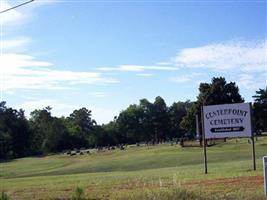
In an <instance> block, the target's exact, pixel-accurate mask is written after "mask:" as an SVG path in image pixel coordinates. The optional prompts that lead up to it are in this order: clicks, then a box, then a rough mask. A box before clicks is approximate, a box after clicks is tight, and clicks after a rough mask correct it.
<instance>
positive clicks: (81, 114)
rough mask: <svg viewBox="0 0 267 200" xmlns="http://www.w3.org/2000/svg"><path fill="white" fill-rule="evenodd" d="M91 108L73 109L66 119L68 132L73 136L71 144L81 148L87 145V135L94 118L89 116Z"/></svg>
mask: <svg viewBox="0 0 267 200" xmlns="http://www.w3.org/2000/svg"><path fill="white" fill-rule="evenodd" d="M91 115H92V114H91V110H88V109H87V108H81V109H78V110H74V111H73V112H72V113H71V114H70V116H69V117H68V118H67V120H66V124H67V127H68V130H69V132H70V134H71V135H72V136H73V145H74V146H75V147H76V148H81V147H85V146H88V145H89V141H88V140H89V136H90V133H92V131H93V129H94V126H95V125H96V122H95V120H93V119H92V118H91Z"/></svg>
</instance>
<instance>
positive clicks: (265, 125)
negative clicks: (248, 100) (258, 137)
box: [253, 87, 267, 133]
mask: <svg viewBox="0 0 267 200" xmlns="http://www.w3.org/2000/svg"><path fill="white" fill-rule="evenodd" d="M253 98H254V104H253V111H254V123H255V128H256V130H257V133H260V132H261V131H267V87H266V88H265V89H259V90H258V91H256V95H254V96H253Z"/></svg>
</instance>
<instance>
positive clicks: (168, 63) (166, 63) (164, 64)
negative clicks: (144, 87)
mask: <svg viewBox="0 0 267 200" xmlns="http://www.w3.org/2000/svg"><path fill="white" fill-rule="evenodd" d="M156 65H163V66H167V65H172V63H171V62H158V63H156Z"/></svg>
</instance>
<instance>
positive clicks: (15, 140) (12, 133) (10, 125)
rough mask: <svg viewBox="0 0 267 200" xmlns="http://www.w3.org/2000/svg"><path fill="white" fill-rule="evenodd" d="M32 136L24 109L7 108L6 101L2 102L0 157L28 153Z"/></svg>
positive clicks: (0, 112)
mask: <svg viewBox="0 0 267 200" xmlns="http://www.w3.org/2000/svg"><path fill="white" fill-rule="evenodd" d="M30 137H31V134H30V131H29V126H28V123H27V120H26V118H25V115H24V111H23V110H19V111H17V110H15V109H12V108H7V107H6V102H0V146H1V148H0V158H2V159H3V158H13V157H22V156H25V155H28V154H29V152H30V149H29V146H30V145H29V144H30Z"/></svg>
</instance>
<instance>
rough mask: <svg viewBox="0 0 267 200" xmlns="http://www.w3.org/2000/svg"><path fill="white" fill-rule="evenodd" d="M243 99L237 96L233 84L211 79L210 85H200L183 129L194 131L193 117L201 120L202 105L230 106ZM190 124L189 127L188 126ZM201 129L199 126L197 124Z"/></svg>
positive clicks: (223, 79) (219, 78)
mask: <svg viewBox="0 0 267 200" xmlns="http://www.w3.org/2000/svg"><path fill="white" fill-rule="evenodd" d="M242 102H244V99H243V98H242V96H241V95H240V94H239V88H238V87H237V86H236V84H235V83H234V82H230V83H227V82H226V80H225V78H223V77H218V78H216V77H214V78H212V81H211V83H200V85H199V94H198V96H197V101H196V103H195V105H194V106H193V107H191V109H190V110H189V112H188V114H187V116H186V117H185V118H184V120H183V124H182V125H184V127H186V128H187V130H188V131H190V130H194V129H195V127H193V126H195V123H194V121H195V115H198V118H199V119H201V107H202V106H203V105H216V104H231V103H242ZM190 124H191V125H190ZM199 127H200V129H201V124H200V122H199Z"/></svg>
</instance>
